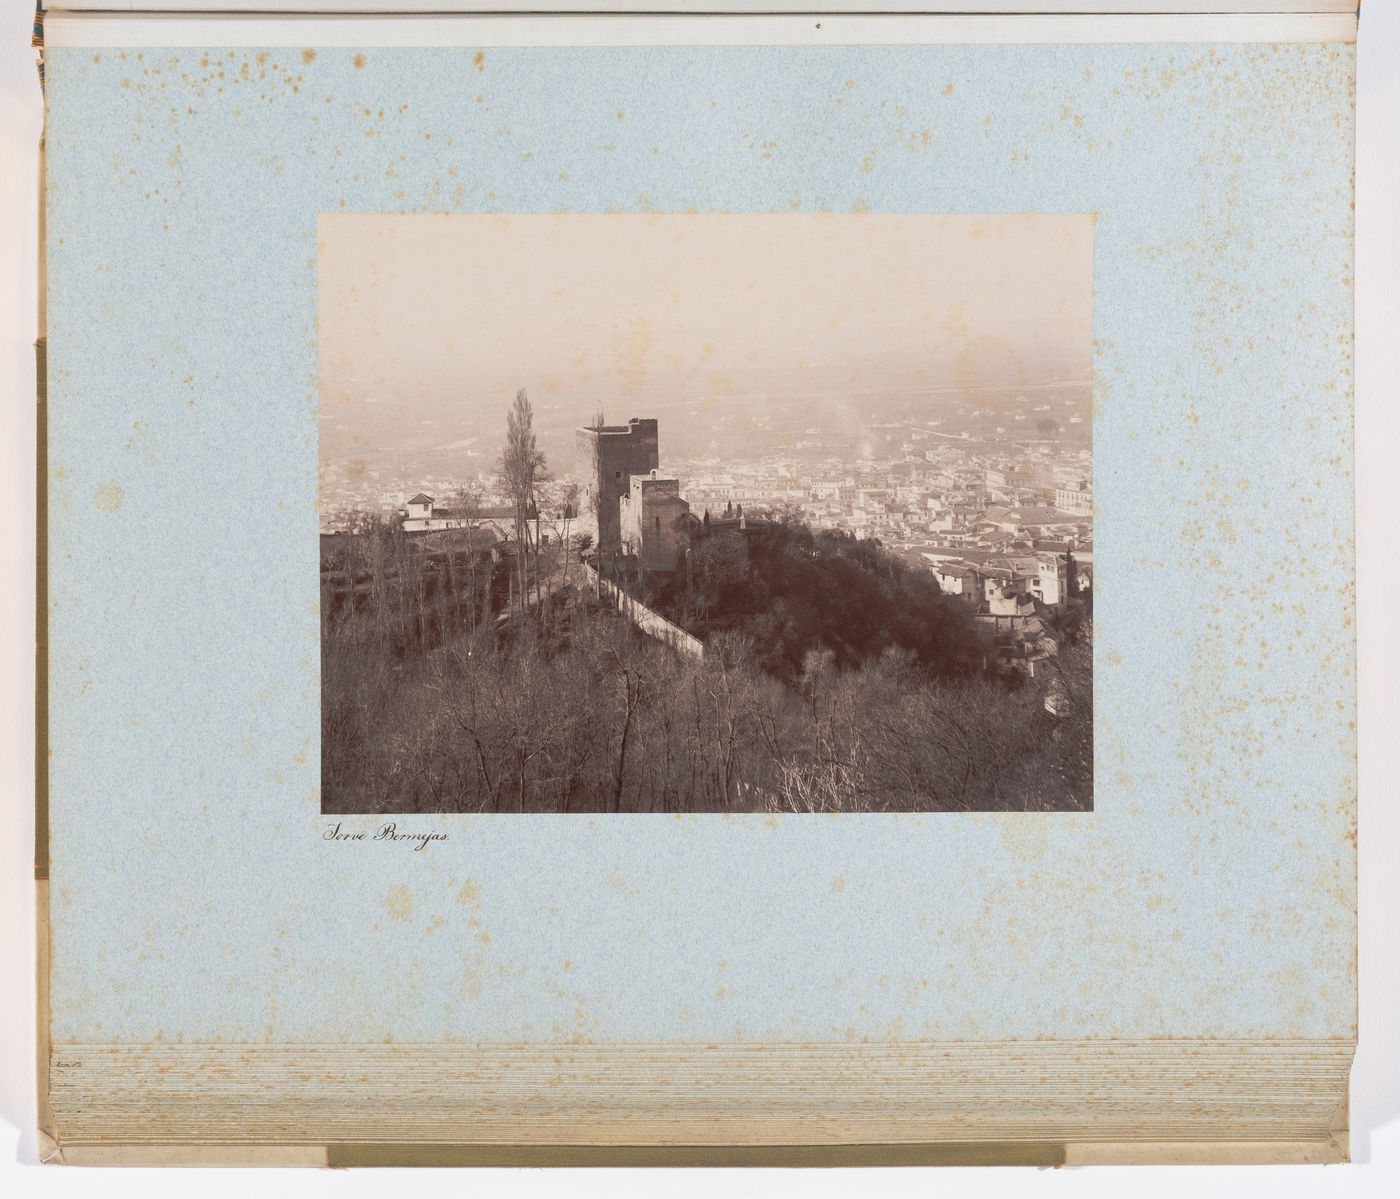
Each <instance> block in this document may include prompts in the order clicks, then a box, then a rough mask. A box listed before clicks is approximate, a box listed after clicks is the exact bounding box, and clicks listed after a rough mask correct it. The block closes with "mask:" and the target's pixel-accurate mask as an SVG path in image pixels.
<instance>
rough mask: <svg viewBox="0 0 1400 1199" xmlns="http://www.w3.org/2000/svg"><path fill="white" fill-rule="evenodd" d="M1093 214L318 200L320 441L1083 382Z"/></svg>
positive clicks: (387, 439)
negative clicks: (711, 210) (359, 210)
mask: <svg viewBox="0 0 1400 1199" xmlns="http://www.w3.org/2000/svg"><path fill="white" fill-rule="evenodd" d="M1092 243H1093V218H1092V217H1091V216H1089V215H1086V214H1072V215H1027V216H927V215H919V216H886V215H867V214H841V215H805V214H804V215H798V214H791V215H789V214H782V215H777V214H775V215H766V214H765V215H732V216H731V215H710V214H686V215H666V216H651V215H602V214H598V215H528V216H478V215H436V216H419V215H341V214H333V215H323V216H322V217H321V218H320V225H319V260H318V272H319V305H320V307H319V321H320V329H319V338H320V404H321V456H322V459H323V460H329V459H334V458H337V457H341V456H345V455H349V454H356V455H365V456H368V457H371V458H372V457H374V456H376V455H377V454H379V453H383V452H385V451H387V450H390V449H392V448H394V447H393V446H392V444H391V443H393V442H395V441H398V442H400V444H403V445H409V446H421V445H424V444H427V443H429V442H432V441H433V440H434V439H437V440H438V441H439V443H440V444H451V442H452V439H454V438H468V437H473V436H478V435H480V434H481V433H482V432H483V431H485V430H488V429H489V430H490V432H491V433H492V434H494V432H495V431H496V427H497V426H498V425H499V426H502V427H503V426H504V413H505V410H506V408H507V406H508V405H509V403H510V401H511V398H512V397H513V396H514V394H515V392H516V391H517V390H518V389H519V388H521V387H525V388H527V389H528V390H529V392H530V396H531V398H532V399H533V400H534V402H535V406H536V410H537V421H539V422H540V423H541V424H542V425H543V426H544V427H545V429H546V431H548V430H550V429H551V428H552V426H553V425H555V424H558V425H560V426H561V427H563V426H569V427H572V426H574V425H577V424H580V423H583V422H585V421H586V420H587V419H588V418H589V417H590V416H591V414H592V413H593V411H594V410H595V409H596V408H597V407H598V406H600V405H601V406H602V407H603V408H604V409H605V411H606V413H607V416H608V418H609V419H625V418H626V417H627V416H628V415H635V414H637V413H640V412H642V411H644V410H648V409H651V408H655V407H656V406H658V405H660V404H664V403H666V402H673V401H676V400H681V399H683V400H684V401H686V402H699V403H702V404H704V406H705V408H706V409H707V410H708V411H710V412H712V413H713V414H714V416H715V417H716V418H717V419H722V417H723V413H724V410H725V407H726V405H727V404H737V403H747V402H753V401H755V400H758V401H761V400H762V399H763V398H765V397H768V396H778V395H792V394H794V393H802V392H804V391H810V392H812V393H814V394H815V393H822V394H827V395H830V394H839V393H841V392H843V391H847V390H850V391H852V392H860V393H861V394H863V395H867V396H868V395H872V394H879V393H880V392H882V391H886V390H888V391H890V392H899V393H903V394H906V395H907V394H908V393H909V392H910V391H915V392H917V391H919V390H921V389H927V391H928V392H929V394H930V397H931V402H933V399H932V397H936V395H937V394H938V393H940V392H947V391H950V390H956V391H959V392H970V391H975V390H979V389H982V388H1020V389H1026V388H1032V387H1037V386H1042V385H1045V384H1048V383H1051V382H1061V383H1063V382H1070V381H1086V382H1087V380H1088V379H1089V375H1090V357H1091V353H1092V349H1091V324H1090V322H1091V307H1092V290H1093V287H1092Z"/></svg>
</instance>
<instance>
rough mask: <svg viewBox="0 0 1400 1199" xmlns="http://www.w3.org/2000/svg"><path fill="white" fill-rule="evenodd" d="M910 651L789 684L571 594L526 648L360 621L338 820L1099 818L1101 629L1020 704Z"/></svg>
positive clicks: (329, 692) (732, 653)
mask: <svg viewBox="0 0 1400 1199" xmlns="http://www.w3.org/2000/svg"><path fill="white" fill-rule="evenodd" d="M890 583H891V585H896V586H897V584H898V580H890ZM782 619H783V620H784V621H792V622H797V623H799V624H800V622H801V621H803V620H806V619H812V618H811V617H808V616H806V615H804V614H803V605H789V607H788V613H787V614H786V615H785V616H784V617H783V618H782ZM852 619H855V614H854V613H853V614H852ZM954 619H955V618H954ZM844 640H845V641H849V640H850V638H849V637H848V638H845V639H844ZM892 640H894V642H895V643H894V644H890V645H886V646H885V647H884V648H883V649H882V650H881V651H880V652H879V653H877V654H873V655H872V654H871V653H868V652H867V653H864V655H863V656H861V657H860V658H859V662H858V664H853V665H849V666H847V668H845V669H843V668H842V662H843V661H849V659H850V656H851V655H853V654H854V652H855V651H854V650H852V649H850V648H849V647H848V646H846V645H843V644H841V642H840V641H839V640H838V643H837V644H835V645H833V644H831V643H830V642H829V641H828V640H827V639H826V638H825V637H820V638H818V639H817V640H816V643H815V644H809V648H808V649H807V651H806V652H805V653H804V654H803V655H802V656H801V658H800V659H799V662H798V665H797V667H796V669H795V670H794V669H793V663H792V657H791V653H790V651H789V650H788V649H786V648H785V649H783V650H782V652H781V653H780V654H779V655H778V659H779V661H780V666H779V669H778V670H776V671H772V670H770V669H765V666H766V665H767V664H768V663H767V662H766V661H765V656H766V655H767V651H765V652H764V653H759V652H758V651H756V649H755V642H754V639H753V638H752V637H751V636H748V635H746V634H745V633H743V632H739V631H733V630H723V629H721V630H717V631H713V632H711V634H710V637H709V639H708V641H707V643H706V656H705V658H704V660H703V661H700V660H695V659H691V658H688V657H685V656H682V655H679V654H676V653H674V652H673V651H671V650H669V649H667V648H666V647H664V646H662V645H660V644H659V643H657V642H654V641H652V640H650V639H648V638H646V637H643V636H641V635H639V634H637V633H636V632H635V631H634V630H633V629H632V627H631V626H630V625H628V624H627V623H626V622H625V621H623V620H621V619H620V618H618V617H617V616H616V615H615V614H614V613H612V612H611V611H609V610H605V609H603V608H600V607H598V606H597V605H596V604H595V603H594V602H593V601H592V600H591V599H590V598H588V597H585V596H580V595H578V594H577V593H575V592H572V591H566V592H565V593H563V594H562V595H561V596H560V597H558V598H557V599H556V600H555V601H554V602H553V603H550V604H547V605H546V606H545V608H544V609H543V610H542V611H541V612H539V613H537V614H535V616H534V617H533V618H531V619H522V620H520V621H518V622H516V623H515V624H514V625H513V626H512V628H511V629H509V630H506V631H502V632H494V631H493V632H482V633H478V634H476V635H473V636H461V637H458V638H456V639H454V640H452V641H449V642H448V643H447V644H444V645H442V646H440V647H438V648H435V649H430V650H428V651H427V652H425V653H423V654H421V655H417V656H414V655H407V656H405V655H403V654H401V653H397V652H395V650H394V649H393V648H392V646H390V645H388V644H386V643H385V642H384V641H383V640H382V639H381V638H379V637H377V636H376V635H375V625H374V622H373V621H372V620H371V619H369V618H367V617H365V616H363V615H359V616H353V617H351V618H348V619H345V620H342V621H339V622H335V623H332V624H329V625H328V626H327V627H326V629H325V635H324V642H323V653H322V712H323V725H322V795H323V806H324V808H325V810H326V811H327V812H336V813H348V812H376V813H378V812H658V811H662V812H715V811H735V812H749V811H758V812H856V811H859V812H894V811H903V812H907V811H992V810H1051V809H1082V808H1087V807H1089V806H1090V805H1091V794H1092V687H1091V674H1090V669H1091V668H1090V662H1091V658H1092V628H1091V626H1089V625H1087V624H1086V625H1085V626H1084V627H1083V629H1082V630H1081V633H1080V635H1079V637H1078V638H1077V640H1076V642H1075V643H1074V644H1073V645H1070V646H1067V647H1066V648H1065V649H1063V650H1062V651H1061V654H1060V656H1059V658H1058V659H1052V660H1051V664H1050V665H1049V669H1046V670H1042V671H1041V672H1040V673H1039V675H1038V677H1037V678H1036V679H1034V680H1031V681H1029V682H1028V683H1027V684H1026V685H1024V686H1022V687H1020V688H1017V689H1011V688H1008V686H1007V685H1006V683H1005V682H1004V681H1001V680H999V679H997V678H994V677H989V676H987V675H986V674H983V673H980V672H978V671H975V670H973V669H971V667H970V663H969V664H968V667H967V668H962V667H955V668H952V669H947V670H946V671H945V670H940V669H936V668H930V666H929V665H928V664H926V662H925V661H923V660H921V657H920V651H919V649H918V648H916V646H917V644H918V643H917V641H916V646H909V647H902V646H901V645H900V644H899V642H898V640H897V638H892ZM779 643H780V644H783V645H786V644H787V642H786V638H785V637H780V638H779ZM769 656H771V655H769ZM1054 685H1058V687H1059V688H1060V689H1061V690H1062V692H1063V695H1064V699H1065V702H1064V703H1063V704H1062V706H1061V710H1062V711H1063V713H1064V714H1063V715H1061V716H1058V717H1056V716H1051V715H1050V714H1049V713H1047V711H1046V710H1045V707H1044V703H1043V699H1044V694H1045V690H1046V688H1047V687H1048V686H1054Z"/></svg>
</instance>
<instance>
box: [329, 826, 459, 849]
mask: <svg viewBox="0 0 1400 1199" xmlns="http://www.w3.org/2000/svg"><path fill="white" fill-rule="evenodd" d="M447 839H448V834H447V833H439V832H434V831H429V832H421V833H420V832H412V831H410V830H408V829H401V828H399V826H398V825H397V824H395V823H394V822H393V821H392V820H390V821H388V822H387V823H385V824H381V825H380V826H379V827H378V828H377V829H375V830H373V831H372V832H371V831H369V830H367V829H348V828H345V827H344V826H343V825H342V824H341V822H340V821H339V820H337V821H336V822H335V823H334V824H328V825H326V831H325V832H324V833H322V834H321V840H323V841H412V842H414V845H413V851H414V852H415V853H418V852H420V851H421V850H424V849H427V848H428V844H429V842H432V841H446V840H447Z"/></svg>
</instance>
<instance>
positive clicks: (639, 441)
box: [578, 417, 661, 569]
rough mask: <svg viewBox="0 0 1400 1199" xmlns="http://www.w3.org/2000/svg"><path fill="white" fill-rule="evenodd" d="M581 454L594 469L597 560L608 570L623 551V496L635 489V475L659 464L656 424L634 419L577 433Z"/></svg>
mask: <svg viewBox="0 0 1400 1199" xmlns="http://www.w3.org/2000/svg"><path fill="white" fill-rule="evenodd" d="M578 446H579V452H580V453H582V454H583V455H585V461H590V462H592V463H593V464H594V465H593V468H592V470H591V471H590V473H589V479H588V499H589V502H590V504H591V505H593V506H595V507H596V511H597V513H598V560H599V562H600V563H601V564H602V565H603V568H604V569H606V567H607V564H608V563H609V562H610V560H611V559H612V558H613V557H614V555H616V554H619V553H621V552H622V523H621V512H620V508H619V504H620V501H621V500H622V497H623V496H625V495H628V494H630V492H631V490H632V476H633V475H650V474H651V472H652V471H654V470H656V468H657V467H658V466H659V465H660V461H661V460H660V453H659V450H658V448H657V436H656V421H655V420H638V419H637V418H636V417H633V418H632V419H631V420H629V421H628V422H627V423H626V424H625V425H603V426H602V427H601V428H597V429H590V428H584V429H580V430H579V431H578Z"/></svg>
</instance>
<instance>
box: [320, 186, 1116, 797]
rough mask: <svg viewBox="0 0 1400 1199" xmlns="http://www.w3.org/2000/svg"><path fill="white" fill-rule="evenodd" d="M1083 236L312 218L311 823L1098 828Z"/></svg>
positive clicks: (1033, 231) (990, 229)
mask: <svg viewBox="0 0 1400 1199" xmlns="http://www.w3.org/2000/svg"><path fill="white" fill-rule="evenodd" d="M1093 235H1094V222H1093V217H1092V215H1091V214H1015V215H976V214H972V215H961V214H959V215H884V214H870V213H865V212H854V213H844V214H820V215H815V214H798V213H790V214H777V213H775V214H738V215H719V214H715V215H712V214H699V213H687V214H674V215H650V214H588V215H574V214H561V215H548V214H529V215H510V216H481V215H398V214H393V215H387V214H386V215H374V214H368V215H360V214H340V213H337V214H323V215H322V216H321V217H320V220H319V224H318V247H317V291H318V295H317V300H318V348H319V375H318V413H319V437H320V443H319V465H320V493H319V494H320V504H319V511H320V620H321V805H322V811H323V812H324V813H326V814H347V815H348V814H354V813H375V814H381V813H383V814H387V813H454V812H460V813H613V812H619V813H621V812H626V813H643V812H664V813H687V812H688V813H705V812H737V813H772V814H784V813H815V812H827V813H878V812H886V813H892V812H982V811H1033V812H1061V811H1064V812H1071V811H1080V812H1082V811H1090V810H1092V808H1093V589H1094V553H1093V543H1094V537H1093V525H1094V507H1093V456H1092V433H1093V416H1092V388H1093V384H1092V354H1093V347H1092V306H1093Z"/></svg>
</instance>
